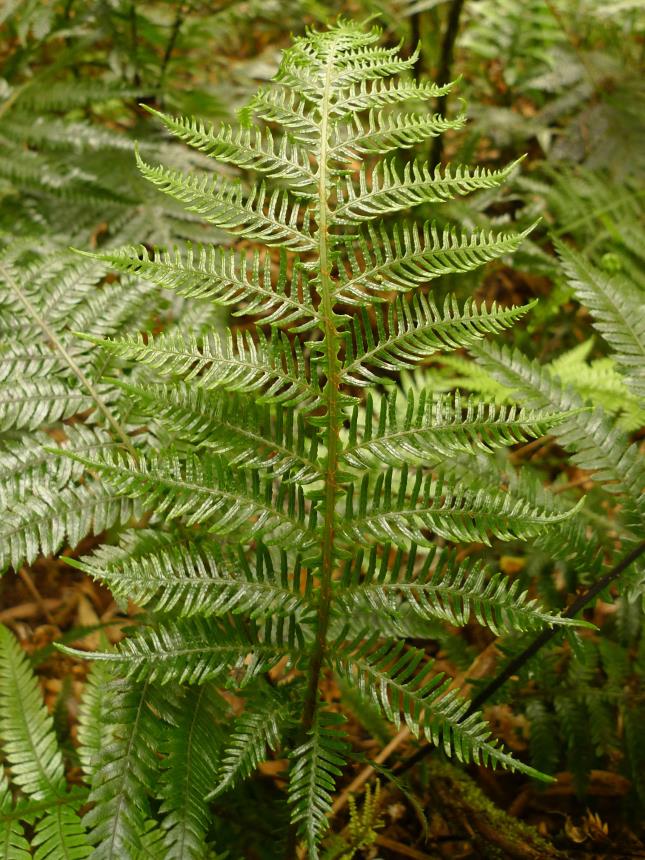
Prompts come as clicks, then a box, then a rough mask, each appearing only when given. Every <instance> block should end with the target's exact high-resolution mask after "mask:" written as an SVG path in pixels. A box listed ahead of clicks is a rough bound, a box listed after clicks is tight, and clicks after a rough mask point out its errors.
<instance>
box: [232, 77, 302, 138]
mask: <svg viewBox="0 0 645 860" xmlns="http://www.w3.org/2000/svg"><path fill="white" fill-rule="evenodd" d="M253 114H255V115H256V116H258V117H260V118H261V119H264V120H266V121H267V122H273V123H276V124H277V125H280V126H282V127H283V128H285V129H288V132H289V135H290V136H291V137H292V138H293V140H295V141H296V142H298V143H301V144H303V145H304V146H307V147H311V146H312V144H314V143H315V140H316V138H317V137H318V123H317V121H316V119H314V118H313V117H312V116H309V113H308V105H307V103H306V102H305V101H304V100H303V99H302V96H301V94H300V93H299V92H297V91H296V90H295V89H290V88H288V87H287V86H284V87H280V86H275V87H272V88H271V89H268V88H261V89H259V90H258V91H257V93H256V94H255V95H254V96H253V98H252V99H251V101H250V102H249V104H248V106H247V107H246V108H245V110H244V113H243V115H242V116H243V118H244V116H247V117H248V116H251V115H253Z"/></svg>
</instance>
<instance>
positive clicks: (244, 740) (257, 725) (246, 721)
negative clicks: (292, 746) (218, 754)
mask: <svg viewBox="0 0 645 860" xmlns="http://www.w3.org/2000/svg"><path fill="white" fill-rule="evenodd" d="M292 720H293V716H292V712H291V708H290V707H289V703H288V702H285V701H283V700H281V699H280V697H279V696H278V695H276V694H273V693H265V695H264V696H263V697H262V698H258V697H257V696H254V698H253V701H252V703H249V704H248V705H247V707H246V708H245V709H244V711H243V712H242V714H241V715H240V716H239V717H238V718H237V719H236V720H235V723H234V724H233V728H232V730H231V734H230V736H229V737H228V738H227V740H226V743H225V745H224V749H223V752H222V763H221V766H220V769H219V773H218V775H217V787H216V788H215V789H214V790H213V791H211V792H210V794H209V795H208V800H212V799H213V798H214V797H218V796H219V795H220V794H222V792H224V791H228V790H229V789H230V788H233V787H234V786H235V785H238V784H239V783H240V782H242V781H244V780H246V779H248V778H249V777H250V776H251V774H252V773H253V771H254V770H256V768H257V767H258V765H259V764H261V762H263V761H265V759H266V757H267V750H269V749H271V750H277V749H278V746H279V745H280V739H281V737H282V733H283V731H284V729H285V726H287V725H288V724H289V723H290V722H291V721H292Z"/></svg>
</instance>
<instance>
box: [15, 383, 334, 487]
mask: <svg viewBox="0 0 645 860" xmlns="http://www.w3.org/2000/svg"><path fill="white" fill-rule="evenodd" d="M121 387H122V388H123V390H124V391H125V392H127V394H128V395H129V397H130V398H132V400H133V401H135V402H137V403H139V402H140V403H141V404H142V407H143V409H144V410H145V414H148V415H154V416H155V420H156V421H157V422H159V423H160V424H161V425H162V427H163V428H164V430H165V431H166V432H167V433H168V434H169V435H170V436H171V437H173V438H175V439H180V440H181V442H182V443H183V444H185V445H186V446H188V447H190V448H193V449H200V448H208V449H209V450H210V451H212V452H213V453H217V454H221V455H223V456H224V458H225V459H226V462H227V463H228V464H229V465H230V466H234V467H237V468H243V469H262V470H270V471H271V474H272V475H273V476H274V477H282V476H285V477H287V478H288V480H289V481H292V482H298V483H301V484H303V485H304V484H308V483H310V482H312V481H315V480H318V479H320V477H321V469H320V465H319V463H318V458H317V452H318V437H317V436H316V435H311V436H310V437H308V436H307V434H306V429H305V423H304V419H303V416H302V414H300V413H297V412H295V411H294V410H293V409H290V408H288V407H283V406H281V405H280V404H277V405H276V406H275V407H272V406H270V405H269V404H263V403H257V402H254V401H252V400H250V399H249V398H247V397H244V396H235V395H231V394H226V395H225V396H221V395H217V394H211V393H209V392H205V391H203V390H200V389H195V388H192V387H191V386H190V385H188V384H186V383H176V384H174V385H172V384H170V385H154V386H151V385H146V386H137V387H135V386H132V385H121ZM0 465H1V460H0Z"/></svg>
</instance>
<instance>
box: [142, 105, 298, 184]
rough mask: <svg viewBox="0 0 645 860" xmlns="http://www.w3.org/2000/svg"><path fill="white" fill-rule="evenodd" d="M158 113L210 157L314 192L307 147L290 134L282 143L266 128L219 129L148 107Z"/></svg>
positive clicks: (170, 128)
mask: <svg viewBox="0 0 645 860" xmlns="http://www.w3.org/2000/svg"><path fill="white" fill-rule="evenodd" d="M147 110H148V111H149V112H150V113H151V114H153V115H154V116H156V117H158V118H159V119H160V120H161V122H162V123H163V124H164V125H165V126H166V128H167V129H168V131H169V132H170V133H171V134H174V135H175V136H176V137H178V138H179V139H180V140H182V141H183V142H184V143H187V144H188V145H189V146H193V147H195V149H199V150H200V151H201V152H204V153H206V155H209V156H211V158H214V159H216V160H217V161H221V162H223V163H225V164H234V165H235V166H236V167H239V168H241V169H243V170H255V171H257V172H258V173H263V174H264V175H265V176H267V177H268V178H270V179H282V180H285V181H286V182H287V183H288V184H289V186H290V187H291V188H292V190H297V192H298V194H300V195H302V194H307V192H308V196H311V194H312V191H311V186H312V185H313V184H314V182H315V176H314V173H313V171H312V169H311V165H310V162H309V154H308V152H307V150H306V149H305V148H304V147H302V146H300V145H299V144H297V143H294V142H293V141H290V140H289V138H288V137H287V136H285V137H283V138H282V139H281V141H280V143H279V144H277V145H276V142H275V140H274V138H273V135H272V134H271V131H270V129H268V128H265V129H264V131H263V132H260V131H259V130H258V129H257V128H244V127H242V128H239V129H237V130H234V129H233V128H232V127H231V126H230V125H224V126H222V128H220V129H219V130H218V131H217V132H216V131H215V129H214V128H213V127H212V126H206V125H205V124H204V123H203V122H201V121H200V120H197V119H195V118H194V117H192V118H190V119H189V118H187V117H173V116H168V114H163V113H160V112H159V111H156V110H153V109H152V108H147Z"/></svg>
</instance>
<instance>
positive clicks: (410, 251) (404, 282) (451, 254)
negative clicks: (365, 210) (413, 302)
mask: <svg viewBox="0 0 645 860" xmlns="http://www.w3.org/2000/svg"><path fill="white" fill-rule="evenodd" d="M532 229H533V227H529V228H528V229H527V230H525V231H523V232H522V233H501V234H494V233H493V232H492V231H487V230H480V231H474V232H472V233H470V234H468V233H461V234H460V233H458V232H457V231H456V230H454V229H448V228H444V230H443V231H442V232H441V233H440V232H439V231H438V229H437V227H436V225H435V224H434V223H432V222H426V223H425V224H424V225H423V226H420V225H417V224H414V223H412V224H408V223H403V224H395V225H394V226H393V228H392V234H391V235H390V234H389V233H388V231H387V230H386V229H385V227H384V226H383V225H382V224H378V223H377V224H376V225H374V224H371V223H368V224H367V225H366V227H364V228H363V230H362V231H359V232H358V233H357V235H356V236H355V237H353V238H352V241H351V242H347V243H346V247H345V249H344V250H345V255H346V259H345V260H342V258H341V260H340V261H339V267H338V269H339V280H338V284H337V285H336V286H335V295H336V296H337V298H338V300H339V301H342V302H347V303H349V304H354V305H356V304H358V305H363V304H365V302H366V301H370V300H372V301H374V300H377V301H379V300H381V298H380V296H379V293H388V292H391V291H392V290H395V291H397V292H408V291H409V290H413V289H415V288H417V287H418V286H420V285H422V284H425V283H427V282H428V281H431V280H433V279H434V278H438V277H441V276H442V275H448V274H453V273H455V272H469V271H471V270H472V269H476V268H478V267H479V266H483V265H484V264H485V263H488V262H490V261H491V260H494V259H497V258H498V257H501V256H504V255H505V254H510V253H512V252H513V251H515V250H517V248H518V247H519V245H520V244H521V243H522V242H523V241H524V239H525V237H526V236H527V235H528V233H529V232H530V231H531V230H532ZM354 241H355V244H354Z"/></svg>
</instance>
